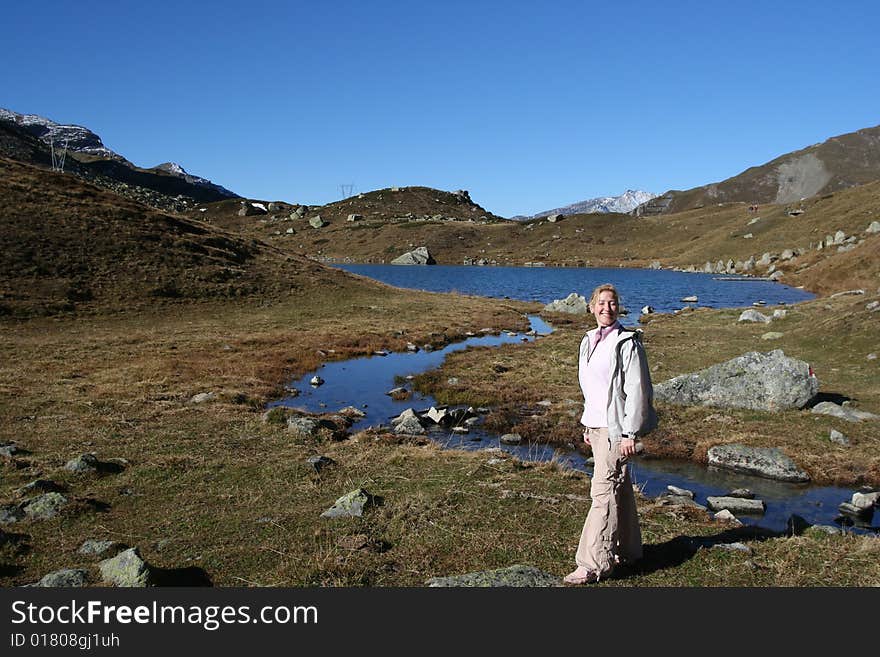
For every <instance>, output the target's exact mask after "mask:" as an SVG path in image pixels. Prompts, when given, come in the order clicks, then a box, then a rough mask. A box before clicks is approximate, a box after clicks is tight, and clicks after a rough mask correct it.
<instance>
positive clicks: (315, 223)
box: [309, 214, 327, 228]
mask: <svg viewBox="0 0 880 657" xmlns="http://www.w3.org/2000/svg"><path fill="white" fill-rule="evenodd" d="M326 225H327V222H326V221H324V218H323V217H322V216H321V215H319V214H318V215H315V216H314V217H312V218H311V219H309V226H311V227H312V228H323V227H324V226H326Z"/></svg>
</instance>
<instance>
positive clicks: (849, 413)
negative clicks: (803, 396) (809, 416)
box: [810, 401, 880, 422]
mask: <svg viewBox="0 0 880 657" xmlns="http://www.w3.org/2000/svg"><path fill="white" fill-rule="evenodd" d="M810 412H811V413H817V414H819V415H831V416H833V417H839V418H840V419H841V420H846V421H847V422H861V421H862V420H876V419H877V418H878V417H880V415H874V413H868V412H867V411H860V410H857V409H855V408H850V407H849V406H838V405H837V404H835V403H834V402H828V401H825V402H819V403H818V404H816V405H815V406H813V408H811V409H810Z"/></svg>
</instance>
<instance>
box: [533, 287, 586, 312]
mask: <svg viewBox="0 0 880 657" xmlns="http://www.w3.org/2000/svg"><path fill="white" fill-rule="evenodd" d="M542 312H548V313H569V314H572V315H588V314H589V313H590V308H589V305H588V304H587V300H586V298H585V297H583V296H582V295H580V294H578V293H577V292H572V293H571V294H569V295H568V296H567V297H565V298H564V299H555V300H554V301H551V302H550V303H548V304H547V305H546V306H544V309H543V310H542Z"/></svg>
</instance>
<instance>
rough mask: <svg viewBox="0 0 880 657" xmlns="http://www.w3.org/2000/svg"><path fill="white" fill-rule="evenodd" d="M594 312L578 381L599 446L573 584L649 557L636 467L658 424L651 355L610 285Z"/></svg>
mask: <svg viewBox="0 0 880 657" xmlns="http://www.w3.org/2000/svg"><path fill="white" fill-rule="evenodd" d="M590 311H591V312H592V313H593V316H594V317H595V318H596V323H597V327H596V328H595V329H593V330H592V331H588V332H587V334H586V335H585V336H584V338H583V340H581V345H580V350H579V359H578V380H579V381H580V385H581V391H582V392H583V395H584V412H583V415H582V416H581V424H582V425H584V427H585V431H584V442H585V443H587V444H588V445H590V447H591V448H592V450H593V458H594V462H595V468H594V471H593V478H592V480H591V484H590V498H591V500H592V503H591V505H590V511H589V513H588V514H587V520H586V522H585V523H584V528H583V531H582V532H581V538H580V542H579V543H578V549H577V553H576V555H575V561H576V562H577V568H576V569H575V570H574V571H573V572H571V573H569V574H568V575H566V577H565V579H564V581H565V583H567V584H590V583H595V582H598V581H599V579H601V578H604V577H607V576H608V575H610V574H611V572H612V571H613V570H614V566H615V565H616V564H617V563H621V562H623V563H632V562H634V561H638V560H639V559H641V558H642V535H641V531H640V529H639V517H638V513H637V512H636V501H635V495H634V494H633V487H632V479H631V477H630V466H629V463H628V461H627V459H628V458H629V457H630V456H633V455H635V453H636V448H635V439H636V437H637V436H640V435H644V434H646V433H648V432H649V431H651V430H652V429H653V428H654V427H655V426H656V424H657V416H656V414H655V413H654V409H653V406H652V399H653V388H652V386H651V375H650V372H649V371H648V363H647V357H646V355H645V350H644V348H643V347H642V343H641V339H640V338H639V334H638V332H637V331H633V330H627V329H624V328H623V327H622V326H621V325H620V323H619V322H618V321H617V316H618V313H619V311H620V297H619V295H618V293H617V290H616V289H615V287H614V286H613V285H611V284H608V283H606V284H604V285H600V286H599V287H597V288H596V289H595V290H593V294H592V296H591V297H590Z"/></svg>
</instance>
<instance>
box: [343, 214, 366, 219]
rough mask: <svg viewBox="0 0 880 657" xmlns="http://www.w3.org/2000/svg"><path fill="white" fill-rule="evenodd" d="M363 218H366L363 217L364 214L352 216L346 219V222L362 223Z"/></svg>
mask: <svg viewBox="0 0 880 657" xmlns="http://www.w3.org/2000/svg"><path fill="white" fill-rule="evenodd" d="M363 218H364V215H362V214H350V215H348V217H347V218H346V221H360V220H361V219H363Z"/></svg>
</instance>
